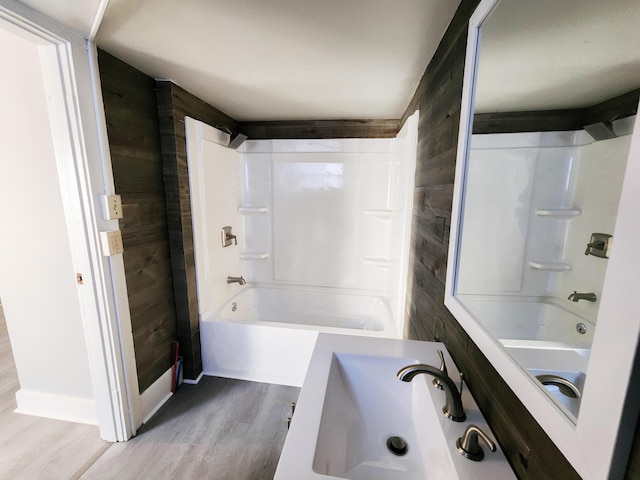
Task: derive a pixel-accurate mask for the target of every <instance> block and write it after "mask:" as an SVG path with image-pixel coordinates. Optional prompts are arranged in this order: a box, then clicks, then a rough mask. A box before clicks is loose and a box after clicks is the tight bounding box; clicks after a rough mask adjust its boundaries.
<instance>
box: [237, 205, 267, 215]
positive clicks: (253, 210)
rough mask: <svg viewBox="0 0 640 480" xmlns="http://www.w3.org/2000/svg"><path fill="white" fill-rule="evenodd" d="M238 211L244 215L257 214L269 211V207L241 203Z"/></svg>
mask: <svg viewBox="0 0 640 480" xmlns="http://www.w3.org/2000/svg"><path fill="white" fill-rule="evenodd" d="M238 212H239V213H241V214H242V215H256V214H260V213H269V207H267V206H255V205H240V206H239V207H238Z"/></svg>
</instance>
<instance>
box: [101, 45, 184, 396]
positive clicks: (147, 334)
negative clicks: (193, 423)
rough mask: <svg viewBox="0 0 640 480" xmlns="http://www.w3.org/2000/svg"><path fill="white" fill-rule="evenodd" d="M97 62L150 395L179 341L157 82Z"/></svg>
mask: <svg viewBox="0 0 640 480" xmlns="http://www.w3.org/2000/svg"><path fill="white" fill-rule="evenodd" d="M98 64H99V68H100V80H101V83H102V97H103V102H104V110H105V116H106V121H107V134H108V137H109V148H110V150H111V163H112V166H113V178H114V183H115V188H116V193H117V194H119V195H121V196H122V211H123V214H124V217H123V218H122V220H120V222H119V223H120V229H121V230H122V242H123V244H124V268H125V274H126V281H127V291H128V298H129V308H130V313H131V326H132V330H133V342H134V348H135V357H136V365H137V370H138V387H139V389H140V392H143V391H144V390H145V389H146V388H147V387H148V386H149V385H151V384H152V383H153V382H154V381H155V380H157V379H158V378H159V377H160V376H161V375H162V374H163V373H164V372H165V371H166V370H167V369H169V368H171V366H172V363H173V361H172V342H173V341H175V340H176V338H177V331H176V309H175V304H174V298H173V281H172V272H171V262H170V257H169V234H168V230H167V215H166V204H165V196H164V181H163V177H162V157H161V154H160V134H159V127H158V113H157V106H156V92H155V81H154V80H153V79H152V78H150V77H148V76H146V75H144V74H143V73H141V72H139V71H138V70H136V69H134V68H133V67H130V66H129V65H127V64H126V63H124V62H122V61H120V60H118V59H117V58H115V57H113V56H112V55H110V54H108V53H107V52H104V51H102V50H98Z"/></svg>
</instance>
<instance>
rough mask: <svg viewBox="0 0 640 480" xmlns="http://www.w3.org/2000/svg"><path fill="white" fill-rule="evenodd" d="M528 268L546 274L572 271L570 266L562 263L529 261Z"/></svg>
mask: <svg viewBox="0 0 640 480" xmlns="http://www.w3.org/2000/svg"><path fill="white" fill-rule="evenodd" d="M529 266H530V267H531V268H533V269H535V270H547V271H548V272H568V271H569V270H571V269H572V267H571V265H569V264H568V263H564V262H540V261H536V260H531V261H530V262H529Z"/></svg>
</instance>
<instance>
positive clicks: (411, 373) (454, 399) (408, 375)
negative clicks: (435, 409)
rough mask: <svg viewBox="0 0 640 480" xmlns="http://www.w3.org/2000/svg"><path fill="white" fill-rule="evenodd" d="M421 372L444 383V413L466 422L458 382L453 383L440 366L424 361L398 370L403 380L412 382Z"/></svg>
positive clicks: (399, 376) (441, 383)
mask: <svg viewBox="0 0 640 480" xmlns="http://www.w3.org/2000/svg"><path fill="white" fill-rule="evenodd" d="M420 373H426V374H427V375H431V376H433V377H436V378H437V379H438V380H439V381H440V385H442V389H443V390H444V393H445V395H446V402H445V404H444V407H442V411H443V412H444V415H445V416H446V417H449V418H450V419H451V420H453V421H454V422H464V420H465V419H466V418H467V416H466V415H465V413H464V408H463V407H462V397H461V396H460V392H459V391H458V388H457V387H456V384H455V383H453V380H451V379H450V378H449V375H447V374H446V373H444V372H442V371H441V370H440V369H439V368H436V367H433V366H431V365H425V364H423V363H418V364H415V365H408V366H406V367H404V368H403V369H401V370H400V371H399V372H398V378H399V379H400V380H402V381H403V382H410V381H411V380H413V377H415V376H416V375H418V374H420Z"/></svg>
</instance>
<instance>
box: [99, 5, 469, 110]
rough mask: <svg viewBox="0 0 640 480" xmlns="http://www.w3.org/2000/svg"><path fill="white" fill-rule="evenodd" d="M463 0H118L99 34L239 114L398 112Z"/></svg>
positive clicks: (155, 73)
mask: <svg viewBox="0 0 640 480" xmlns="http://www.w3.org/2000/svg"><path fill="white" fill-rule="evenodd" d="M458 4H459V1H458V0H456V1H452V0H402V2H395V1H389V0H322V1H318V0H268V1H265V0H209V1H204V0H136V1H131V0H110V2H109V5H108V7H107V10H106V13H105V16H104V19H103V22H102V24H101V27H100V29H99V31H98V36H97V38H96V43H97V45H98V46H100V47H101V48H103V49H105V50H107V51H108V52H110V53H112V54H113V55H115V56H117V57H119V58H120V59H122V60H124V61H125V62H127V63H129V64H131V65H133V66H134V67H136V68H138V69H139V70H142V71H143V72H145V73H147V74H148V75H151V76H152V77H155V78H161V79H170V80H172V81H173V82H175V83H176V84H178V85H180V86H181V87H183V88H185V89H186V90H188V91H189V92H191V93H193V94H195V95H197V96H198V97H200V98H202V99H203V100H205V101H207V102H208V103H210V104H211V105H213V106H215V107H217V108H219V109H220V110H222V111H224V112H225V113H227V114H228V115H230V116H232V117H233V118H235V119H237V120H284V119H287V120H293V119H353V118H356V119H360V118H370V119H380V118H399V117H401V116H402V114H403V113H404V110H405V109H406V107H407V105H408V103H409V101H410V100H411V97H412V95H413V93H414V91H415V89H416V87H417V85H418V82H419V81H420V77H421V76H422V73H423V72H424V70H425V68H426V66H427V64H428V62H429V60H430V59H431V57H432V56H433V53H434V52H435V50H436V48H437V46H438V44H439V42H440V39H441V37H442V35H443V34H444V32H445V31H446V29H447V26H448V24H449V22H450V20H451V18H452V17H453V14H454V12H455V10H456V8H457V6H458Z"/></svg>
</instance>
